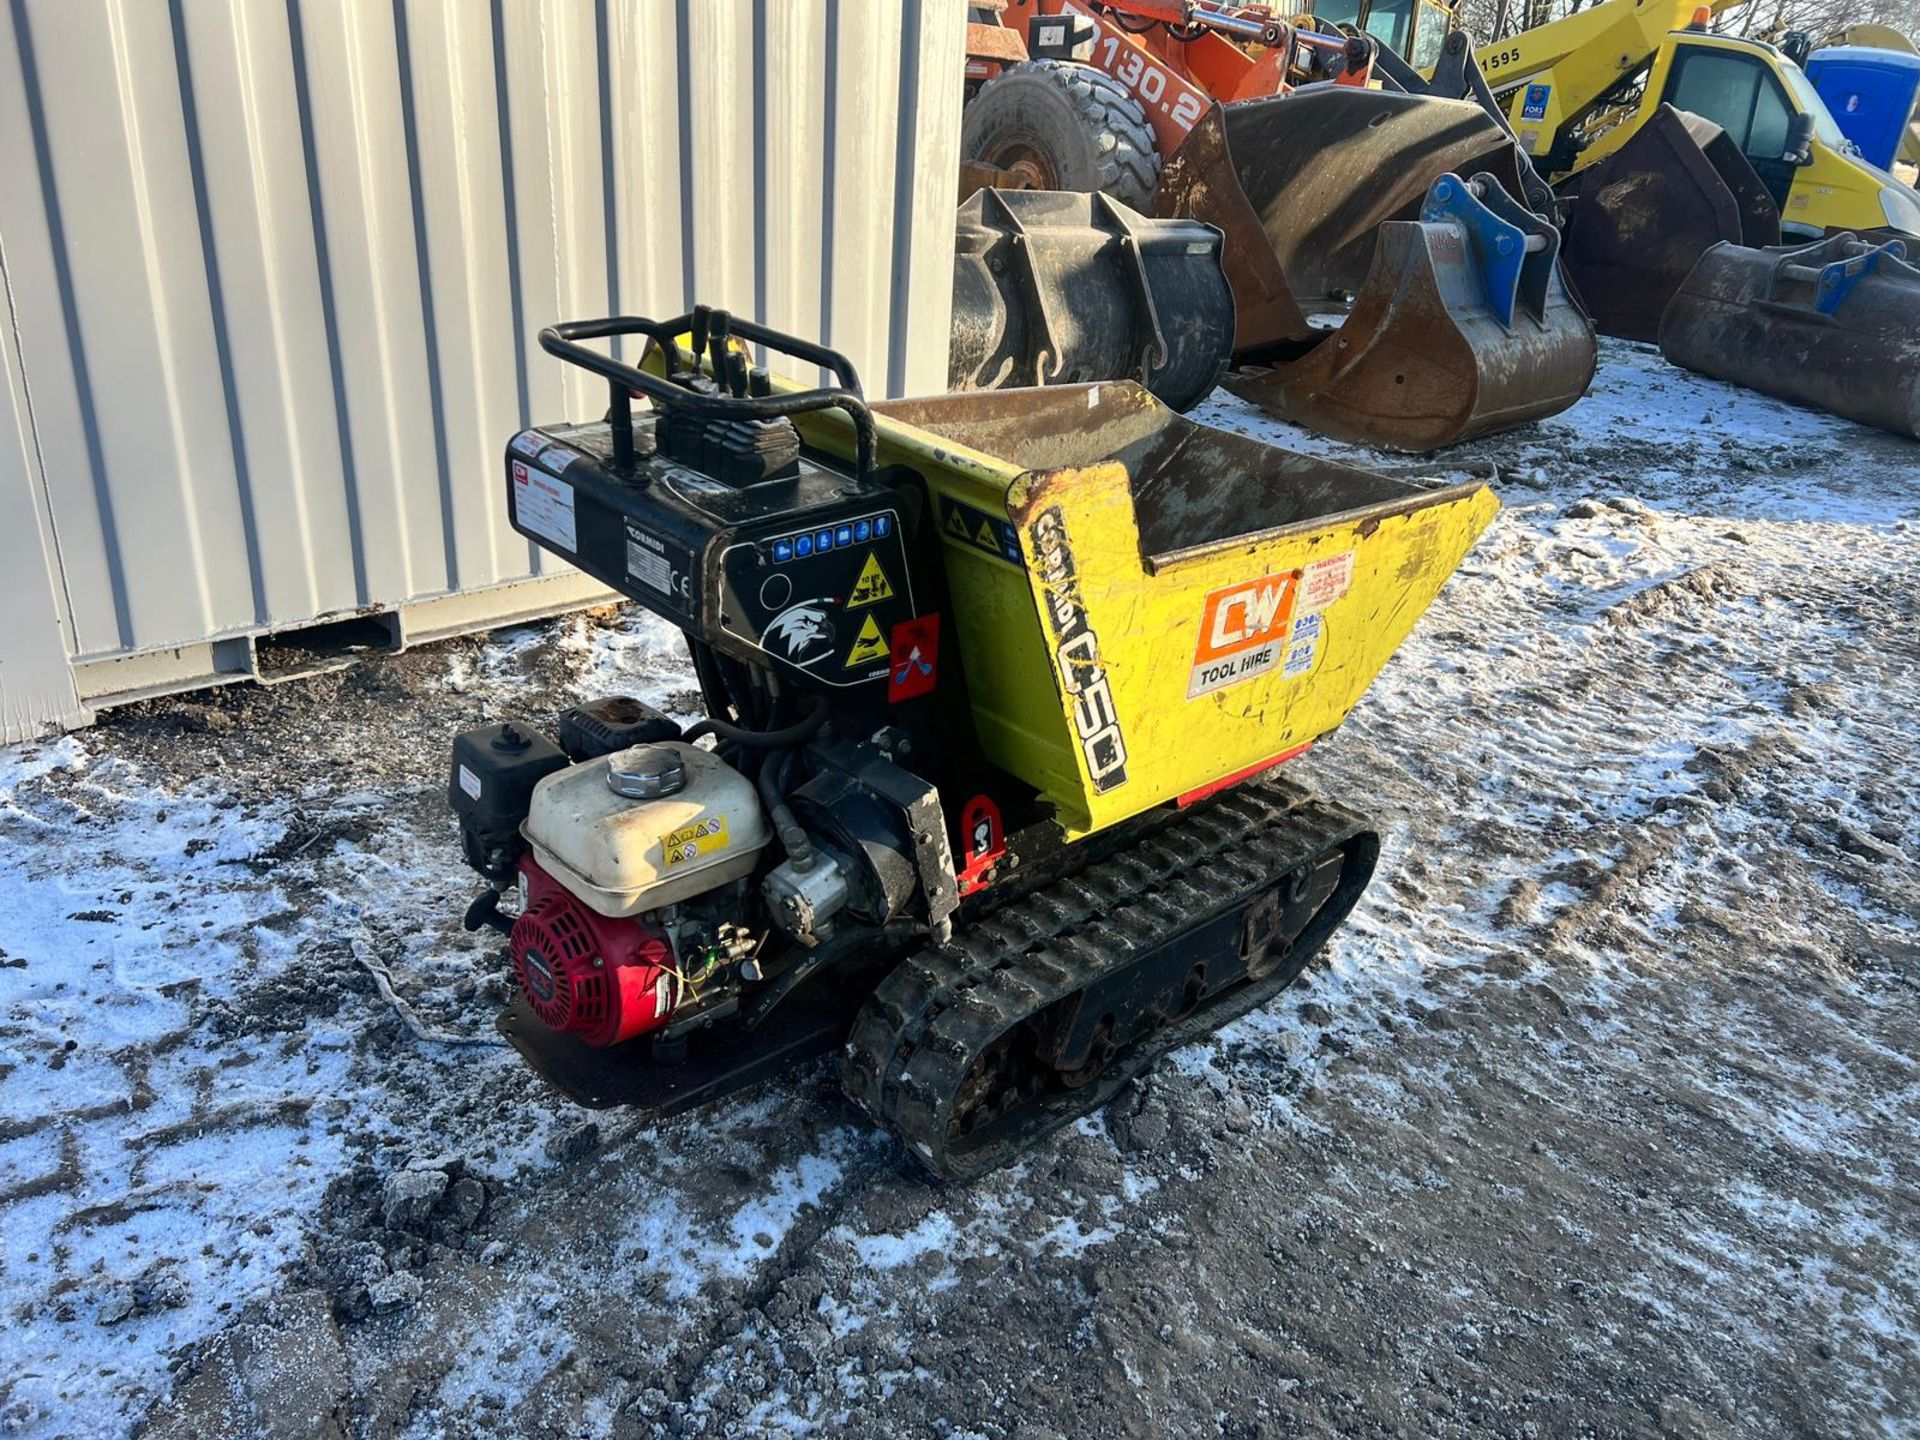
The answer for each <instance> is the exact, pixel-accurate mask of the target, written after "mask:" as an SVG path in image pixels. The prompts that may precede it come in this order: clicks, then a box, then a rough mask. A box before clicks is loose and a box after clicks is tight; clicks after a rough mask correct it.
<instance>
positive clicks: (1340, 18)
mask: <svg viewBox="0 0 1920 1440" xmlns="http://www.w3.org/2000/svg"><path fill="white" fill-rule="evenodd" d="M1310 13H1311V14H1312V15H1313V17H1314V19H1316V20H1324V21H1326V22H1327V23H1328V24H1329V25H1357V24H1359V23H1360V0H1313V7H1312V10H1311V11H1310Z"/></svg>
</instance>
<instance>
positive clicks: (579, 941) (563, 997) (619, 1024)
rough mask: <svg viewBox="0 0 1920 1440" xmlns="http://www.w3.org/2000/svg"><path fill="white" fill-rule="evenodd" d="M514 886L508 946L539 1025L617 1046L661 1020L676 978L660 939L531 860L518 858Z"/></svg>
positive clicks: (669, 949) (675, 995)
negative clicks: (518, 899)
mask: <svg viewBox="0 0 1920 1440" xmlns="http://www.w3.org/2000/svg"><path fill="white" fill-rule="evenodd" d="M520 886H521V894H522V895H524V896H525V897H526V909H525V910H523V911H522V912H521V914H520V918H519V919H518V920H516V921H514V923H513V933H512V934H510V935H509V936H508V937H507V949H508V952H509V953H510V954H511V955H512V956H513V976H514V979H515V980H516V981H517V982H518V983H519V986H520V993H521V994H522V995H524V996H526V997H527V1004H528V1005H529V1006H531V1007H532V1009H533V1013H534V1014H535V1015H537V1016H539V1017H540V1023H541V1024H543V1025H546V1026H548V1027H549V1028H551V1029H554V1030H561V1031H565V1032H566V1033H568V1034H570V1035H578V1036H579V1037H580V1038H581V1039H582V1040H584V1041H585V1042H586V1043H587V1044H589V1045H617V1044H619V1043H620V1042H621V1041H622V1040H631V1039H632V1038H633V1037H634V1036H635V1035H643V1034H645V1033H646V1032H647V1031H649V1030H657V1029H659V1028H660V1027H661V1026H662V1025H664V1024H666V1023H667V1021H668V1020H669V1019H670V1018H671V1017H672V1015H673V1009H674V1006H675V1005H677V1004H678V1003H679V1001H680V981H679V979H678V977H677V973H676V971H675V969H674V964H673V946H672V945H671V944H670V943H669V942H668V940H667V937H666V936H665V935H663V934H662V933H661V932H660V931H658V930H656V929H654V928H653V927H652V926H651V925H645V924H642V923H641V922H640V921H638V920H613V919H609V918H608V917H607V916H605V915H601V914H599V913H598V912H596V911H594V910H592V909H591V908H589V907H588V906H587V905H585V904H584V903H582V902H581V901H580V900H579V899H577V898H576V897H575V896H574V895H573V893H572V892H571V891H569V890H568V889H567V888H566V887H565V886H564V885H562V884H561V883H560V882H559V881H558V880H556V879H554V878H553V877H552V876H551V875H549V874H548V873H547V872H546V871H545V870H542V869H541V868H540V866H539V865H538V864H537V863H535V861H534V859H533V857H532V856H531V855H528V856H525V857H523V858H522V859H521V861H520Z"/></svg>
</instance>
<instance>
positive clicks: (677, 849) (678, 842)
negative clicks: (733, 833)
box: [660, 815, 732, 870]
mask: <svg viewBox="0 0 1920 1440" xmlns="http://www.w3.org/2000/svg"><path fill="white" fill-rule="evenodd" d="M731 843H732V842H731V841H730V840H728V838H727V817H726V816H724V815H709V816H708V817H707V818H706V819H704V820H696V821H694V822H693V823H692V824H691V825H682V826H681V827H680V828H679V829H678V830H673V831H669V832H668V833H667V834H665V835H662V836H661V837H660V848H661V849H662V850H664V851H665V852H666V857H667V858H666V863H665V864H664V865H663V866H662V867H661V868H662V869H664V870H671V869H673V867H674V866H676V865H685V864H686V863H687V862H689V861H691V860H698V859H699V858H700V857H701V856H702V855H713V854H717V853H718V852H720V851H722V850H724V849H726V848H727V846H728V845H729V844H731Z"/></svg>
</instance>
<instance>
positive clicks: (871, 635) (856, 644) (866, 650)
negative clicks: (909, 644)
mask: <svg viewBox="0 0 1920 1440" xmlns="http://www.w3.org/2000/svg"><path fill="white" fill-rule="evenodd" d="M886 656H887V642H886V641H885V640H884V639H883V638H882V637H881V635H880V627H879V626H878V625H876V624H875V623H874V621H873V616H871V615H869V616H867V620H866V623H865V624H864V625H862V626H861V627H860V633H859V634H858V635H856V636H854V637H853V648H852V649H851V650H849V651H848V652H847V662H846V664H845V666H843V667H842V668H844V669H847V670H852V669H854V668H855V667H856V666H860V665H871V664H872V663H873V662H874V661H876V660H882V659H885V658H886Z"/></svg>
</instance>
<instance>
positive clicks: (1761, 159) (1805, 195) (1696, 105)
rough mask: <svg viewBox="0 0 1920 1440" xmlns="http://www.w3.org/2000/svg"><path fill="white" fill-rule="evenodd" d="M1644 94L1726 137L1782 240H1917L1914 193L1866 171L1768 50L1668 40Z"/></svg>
mask: <svg viewBox="0 0 1920 1440" xmlns="http://www.w3.org/2000/svg"><path fill="white" fill-rule="evenodd" d="M1647 93H1648V95H1649V97H1650V98H1652V97H1657V99H1658V100H1659V101H1660V102H1661V103H1664V104H1668V105H1671V106H1673V107H1674V108H1675V109H1676V110H1684V111H1689V112H1691V113H1692V114H1695V115H1700V116H1703V117H1705V118H1706V119H1708V120H1711V121H1713V123H1714V124H1716V125H1718V126H1720V127H1721V129H1722V130H1724V131H1725V132H1726V134H1727V136H1728V138H1729V139H1730V140H1732V141H1733V143H1734V145H1735V146H1736V147H1737V148H1738V149H1739V151H1740V152H1741V154H1743V155H1744V156H1745V157H1746V159H1747V163H1748V164H1750V165H1751V166H1752V167H1753V170H1754V173H1755V174H1756V175H1758V176H1759V178H1760V183H1761V184H1762V185H1764V186H1765V187H1766V189H1767V191H1768V193H1769V194H1770V195H1772V197H1773V200H1774V203H1775V204H1776V205H1777V206H1778V207H1779V209H1780V228H1781V231H1782V233H1783V234H1784V235H1786V236H1787V237H1789V238H1795V239H1818V238H1819V237H1820V236H1821V235H1823V234H1825V233H1826V232H1827V231H1828V230H1830V229H1835V228H1844V229H1851V230H1878V229H1882V228H1885V229H1891V230H1898V231H1904V232H1905V233H1907V234H1911V235H1916V236H1920V194H1916V193H1915V192H1914V190H1913V189H1912V187H1911V186H1908V185H1904V184H1902V183H1901V182H1900V181H1898V180H1896V179H1895V178H1894V177H1893V176H1892V175H1890V174H1888V173H1887V172H1886V171H1884V170H1882V169H1880V168H1878V167H1877V166H1874V165H1871V164H1869V163H1867V161H1866V159H1865V158H1864V157H1863V156H1862V155H1861V154H1860V152H1859V149H1858V147H1856V146H1855V145H1854V144H1853V143H1852V142H1851V141H1850V140H1848V139H1847V137H1846V135H1845V134H1844V133H1843V132H1842V130H1841V129H1840V125H1839V123H1838V122H1837V121H1836V120H1835V119H1834V118H1833V114H1832V112H1830V111H1829V110H1828V109H1827V104H1826V101H1824V100H1823V99H1821V98H1820V92H1819V91H1818V90H1816V89H1815V88H1814V85H1813V82H1812V81H1810V80H1809V79H1807V76H1806V73H1805V72H1804V71H1803V70H1801V68H1800V67H1799V66H1798V65H1796V64H1794V63H1793V61H1792V60H1790V59H1788V58H1787V56H1786V55H1784V54H1782V53H1781V52H1780V51H1779V50H1777V49H1775V48H1774V47H1773V46H1771V45H1767V44H1764V43H1762V42H1759V41H1755V40H1739V39H1735V38H1733V37H1731V36H1724V35H1708V34H1702V33H1699V32H1695V31H1680V32H1676V33H1675V34H1674V35H1673V37H1672V44H1670V45H1668V46H1664V47H1662V49H1661V52H1660V54H1659V55H1658V56H1656V57H1655V60H1654V64H1653V69H1652V72H1651V73H1650V74H1649V75H1648V77H1647ZM1602 144H1604V141H1603V142H1602ZM1600 148H1601V147H1600V146H1598V145H1597V146H1596V147H1595V149H1600Z"/></svg>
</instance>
